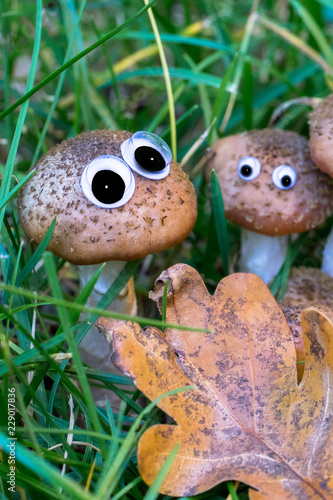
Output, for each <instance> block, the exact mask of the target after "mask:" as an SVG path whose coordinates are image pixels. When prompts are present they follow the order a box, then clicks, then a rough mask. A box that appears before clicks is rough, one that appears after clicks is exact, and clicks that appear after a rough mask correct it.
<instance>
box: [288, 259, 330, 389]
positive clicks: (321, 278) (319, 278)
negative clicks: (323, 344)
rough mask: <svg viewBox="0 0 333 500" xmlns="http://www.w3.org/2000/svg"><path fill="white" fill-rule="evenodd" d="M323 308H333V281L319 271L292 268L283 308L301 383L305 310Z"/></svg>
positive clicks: (303, 358) (306, 268)
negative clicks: (290, 333) (315, 307)
mask: <svg viewBox="0 0 333 500" xmlns="http://www.w3.org/2000/svg"><path fill="white" fill-rule="evenodd" d="M319 305H320V307H321V308H322V306H324V307H326V308H328V309H330V310H332V309H333V278H332V277H331V276H329V275H328V274H326V273H324V272H323V271H321V270H320V269H316V268H310V267H297V268H293V269H292V270H291V272H290V276H289V280H288V285H287V289H286V292H285V295H284V299H283V301H282V302H281V303H280V307H281V309H282V311H283V313H284V315H285V317H286V320H287V322H288V325H289V327H290V329H291V331H292V334H293V337H294V344H295V348H296V356H297V362H298V365H297V374H298V382H300V381H301V379H302V376H303V372H304V361H305V349H304V342H303V332H302V326H301V319H302V311H303V309H306V308H307V307H312V306H319Z"/></svg>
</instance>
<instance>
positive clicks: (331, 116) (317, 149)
mask: <svg viewBox="0 0 333 500" xmlns="http://www.w3.org/2000/svg"><path fill="white" fill-rule="evenodd" d="M309 145H310V152H311V157H312V159H313V161H314V162H315V164H316V165H317V167H318V168H320V169H321V170H323V172H326V173H327V174H329V175H330V176H331V177H333V94H330V95H329V96H328V97H326V98H325V99H323V101H322V102H321V103H320V104H318V105H317V106H316V107H315V109H314V110H313V111H312V113H311V115H310V141H309Z"/></svg>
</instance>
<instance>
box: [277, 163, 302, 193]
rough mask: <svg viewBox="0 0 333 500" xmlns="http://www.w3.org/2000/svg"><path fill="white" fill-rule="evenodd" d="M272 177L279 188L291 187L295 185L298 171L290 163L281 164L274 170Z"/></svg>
mask: <svg viewBox="0 0 333 500" xmlns="http://www.w3.org/2000/svg"><path fill="white" fill-rule="evenodd" d="M272 179H273V182H274V184H275V186H276V187H277V188H279V189H290V188H292V187H293V186H295V182H296V179H297V173H296V170H294V169H293V168H292V167H289V165H280V166H279V167H276V168H275V169H274V170H273V174H272Z"/></svg>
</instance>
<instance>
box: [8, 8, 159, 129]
mask: <svg viewBox="0 0 333 500" xmlns="http://www.w3.org/2000/svg"><path fill="white" fill-rule="evenodd" d="M156 1H157V0H150V2H149V4H147V5H145V6H144V7H142V9H141V10H139V11H138V12H137V13H136V14H134V15H133V16H132V17H131V18H130V19H127V21H125V22H124V23H123V24H122V25H121V26H118V27H117V28H115V29H113V30H111V31H110V32H109V33H107V35H105V36H103V37H102V38H101V39H100V40H98V42H95V43H93V44H92V45H90V46H89V47H87V48H86V49H85V50H83V51H82V52H80V53H79V54H77V55H76V56H75V57H72V59H70V60H69V61H67V62H66V63H65V64H63V65H62V66H60V68H58V69H56V70H55V71H53V72H52V73H51V74H50V75H48V76H47V77H46V78H44V79H43V80H42V81H41V82H40V83H39V84H38V85H36V86H35V87H34V88H33V89H31V90H30V91H29V92H27V93H26V94H24V96H22V97H21V98H20V99H18V100H17V101H16V102H15V103H14V104H12V105H11V106H10V107H9V108H7V109H5V110H4V111H3V112H2V113H0V120H1V119H2V118H4V117H5V116H7V115H8V114H9V113H11V112H12V111H14V109H16V108H18V106H20V105H21V104H23V103H25V102H26V101H27V99H29V98H30V97H31V96H33V95H34V94H36V92H38V90H40V89H42V88H43V87H45V85H47V84H48V83H49V82H51V81H52V80H54V78H56V77H57V76H58V75H60V73H62V72H63V71H65V70H66V69H67V68H70V67H71V66H72V65H73V64H74V63H76V62H77V61H79V60H80V59H82V57H85V56H86V55H87V54H89V53H90V52H92V51H93V50H95V49H96V48H97V47H99V46H100V45H102V44H103V43H105V42H107V41H108V40H110V38H112V37H113V36H115V35H116V34H117V33H119V32H120V31H121V30H123V29H124V28H126V26H128V25H129V24H131V23H132V22H133V21H135V20H136V19H137V18H138V17H140V16H141V15H142V14H143V13H144V12H146V10H148V9H150V7H151V6H152V5H154V3H155V2H156Z"/></svg>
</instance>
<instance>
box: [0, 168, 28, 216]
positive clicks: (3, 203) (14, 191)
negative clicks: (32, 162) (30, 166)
mask: <svg viewBox="0 0 333 500" xmlns="http://www.w3.org/2000/svg"><path fill="white" fill-rule="evenodd" d="M33 175H35V170H32V171H31V172H29V173H28V174H27V175H26V176H25V177H24V179H22V180H21V181H20V182H19V183H18V184H17V185H16V186H15V187H14V188H13V189H12V190H11V191H9V193H8V194H7V195H6V196H5V197H4V199H3V200H1V205H0V210H2V209H3V208H5V206H6V205H7V203H8V202H9V201H10V200H12V199H13V198H14V197H15V196H16V195H17V193H18V191H19V190H20V189H21V188H22V187H23V186H24V184H26V183H27V182H28V181H29V180H30V179H31V177H33Z"/></svg>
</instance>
